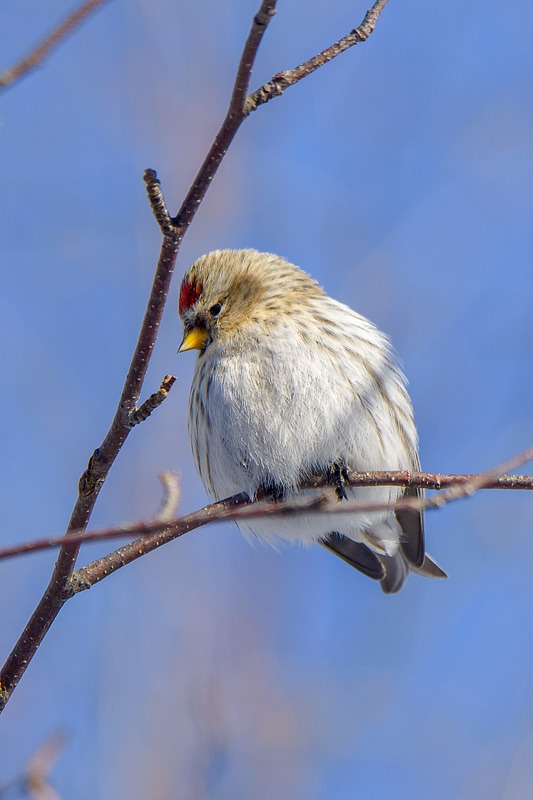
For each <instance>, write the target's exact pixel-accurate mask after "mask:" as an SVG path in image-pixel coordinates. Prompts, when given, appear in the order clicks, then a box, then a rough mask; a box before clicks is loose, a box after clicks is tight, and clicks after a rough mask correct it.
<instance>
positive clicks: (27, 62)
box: [0, 0, 106, 91]
mask: <svg viewBox="0 0 533 800" xmlns="http://www.w3.org/2000/svg"><path fill="white" fill-rule="evenodd" d="M105 2H106V0H88V2H86V3H83V5H81V6H79V8H77V9H76V10H75V11H73V12H72V14H70V15H69V16H68V17H67V18H66V19H65V20H63V22H61V24H60V25H58V26H57V28H55V29H54V30H53V31H52V32H51V33H49V34H48V36H46V37H45V38H44V39H43V40H42V41H41V42H39V44H38V45H37V46H36V47H34V48H33V50H30V52H29V53H28V55H27V56H25V57H24V58H23V59H22V60H21V61H19V62H18V64H15V65H14V66H13V67H10V69H6V70H5V71H4V72H3V73H1V74H0V91H2V89H6V88H7V87H8V86H11V85H12V84H13V83H15V81H17V80H19V79H20V78H22V77H23V76H24V75H26V74H27V73H28V72H30V71H31V70H32V69H35V68H36V67H39V66H40V65H41V64H42V62H43V61H44V59H45V58H46V56H47V55H49V53H50V51H51V50H53V48H54V47H57V45H58V44H59V43H60V42H61V41H62V40H63V39H65V37H66V36H68V35H69V33H72V31H73V30H74V29H75V28H77V27H78V26H79V25H80V24H81V23H82V22H83V21H84V20H85V19H87V17H88V16H89V14H92V12H93V11H96V9H97V8H99V7H100V6H102V5H103V4H104V3H105Z"/></svg>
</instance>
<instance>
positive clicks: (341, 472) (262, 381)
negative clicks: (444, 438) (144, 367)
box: [178, 249, 446, 594]
mask: <svg viewBox="0 0 533 800" xmlns="http://www.w3.org/2000/svg"><path fill="white" fill-rule="evenodd" d="M179 315H180V318H181V321H182V324H183V340H182V342H181V345H180V347H179V350H178V352H180V353H181V352H184V351H187V350H198V351H199V353H198V358H197V360H196V362H195V367H194V374H193V378H192V383H191V390H190V398H189V438H190V442H191V448H192V453H193V457H194V461H195V464H196V468H197V470H198V473H199V476H200V478H201V481H202V483H203V485H204V487H205V489H206V491H207V493H208V494H209V495H210V497H211V498H212V499H213V500H222V499H223V498H226V497H229V496H232V495H235V494H239V493H244V495H246V496H247V497H248V498H249V499H250V500H252V501H253V500H255V499H257V498H258V497H268V498H272V499H274V500H280V499H284V498H290V497H293V496H295V495H296V494H298V495H302V496H303V497H307V496H310V492H312V489H309V488H305V484H306V482H309V481H310V480H311V479H312V478H313V476H317V475H326V476H331V478H332V481H333V483H334V484H335V486H336V489H337V495H338V497H339V502H342V501H343V499H349V500H351V501H352V500H356V501H359V502H361V503H367V504H382V505H387V504H388V505H389V508H384V509H383V510H381V511H379V510H372V511H361V512H354V513H353V514H352V513H351V512H350V513H344V514H335V512H328V511H327V510H326V511H313V512H311V511H309V512H307V513H305V512H302V513H301V514H298V515H295V514H285V515H282V516H276V517H263V518H254V519H253V520H247V521H246V522H241V523H237V524H238V526H239V529H240V530H241V532H242V533H243V534H244V535H245V536H250V537H252V538H253V537H255V538H259V539H261V540H263V541H265V542H268V543H270V544H273V545H274V546H276V545H277V543H278V542H280V541H281V540H285V541H288V542H291V543H300V544H303V545H310V544H314V543H318V544H321V545H323V546H324V547H325V548H326V549H328V550H329V551H331V552H333V553H334V554H335V555H337V556H339V557H340V558H341V559H343V560H344V561H345V562H347V563H348V564H350V565H351V566H353V567H355V568H356V569H357V570H359V571H360V572H362V573H363V574H365V575H367V576H368V577H370V578H373V579H374V580H377V581H379V582H380V584H381V588H382V590H383V591H384V592H385V593H386V594H393V593H395V592H397V591H399V589H400V588H401V587H402V585H403V583H404V581H405V579H406V578H407V575H408V573H409V572H410V571H413V572H415V573H418V574H420V575H423V576H426V577H435V578H445V577H446V573H445V572H444V571H443V570H442V569H441V568H440V567H439V566H438V564H437V563H436V562H435V561H434V560H433V559H432V558H430V556H428V555H427V554H426V553H425V545H424V519H423V511H422V510H420V509H419V508H404V509H402V510H400V509H397V510H396V511H394V509H391V508H390V505H391V504H393V503H394V502H395V501H396V500H398V499H400V498H402V497H408V498H409V497H411V498H417V497H420V495H421V492H420V490H419V489H418V488H403V487H397V486H392V487H391V486H379V487H372V488H355V487H351V486H350V485H349V481H348V480H347V477H348V472H349V471H350V470H354V471H358V472H367V471H372V470H418V469H419V468H420V463H419V456H418V435H417V430H416V427H415V423H414V418H413V409H412V405H411V401H410V398H409V395H408V393H407V389H406V385H407V381H406V378H405V376H404V374H403V372H402V370H401V369H400V366H399V363H398V360H397V358H396V355H395V353H394V351H393V349H392V346H391V344H390V342H389V339H388V337H387V336H386V335H385V334H384V333H382V332H381V331H380V330H379V329H378V328H377V327H376V326H375V325H374V324H373V323H372V322H370V321H369V320H368V319H366V318H365V317H364V316H362V315H360V314H358V313H356V312H355V311H353V310H352V309H351V308H350V307H348V306H347V305H344V304H343V303H341V302H339V301H337V300H334V299H333V298H332V297H330V296H329V295H328V294H327V293H326V292H325V290H324V289H323V288H321V286H320V285H319V284H318V283H317V281H315V280H314V279H313V278H312V277H311V276H310V275H309V274H307V273H306V272H305V271H304V270H302V269H301V268H299V267H297V266H296V265H294V264H291V263H289V262H288V261H286V260H285V259H284V258H282V257H280V256H277V255H275V254H273V253H262V252H258V251H257V250H253V249H242V250H230V249H227V250H215V251H213V252H211V253H208V254H207V255H204V256H202V257H201V258H199V259H198V260H197V261H195V263H194V264H193V265H192V266H191V267H190V268H189V269H188V271H187V272H186V273H185V275H184V277H183V280H182V283H181V287H180V292H179ZM302 487H304V488H302Z"/></svg>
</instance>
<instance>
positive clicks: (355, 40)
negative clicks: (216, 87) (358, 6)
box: [245, 0, 387, 114]
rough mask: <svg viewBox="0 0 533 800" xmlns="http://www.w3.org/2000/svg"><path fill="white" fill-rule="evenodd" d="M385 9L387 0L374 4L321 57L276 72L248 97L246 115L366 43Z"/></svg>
mask: <svg viewBox="0 0 533 800" xmlns="http://www.w3.org/2000/svg"><path fill="white" fill-rule="evenodd" d="M386 5H387V0H377V2H375V3H374V5H373V6H372V8H370V9H369V10H368V11H367V12H366V14H365V17H364V19H363V21H362V23H361V24H360V25H359V26H358V27H357V28H354V29H353V31H350V33H347V34H346V36H343V37H342V39H339V40H338V42H334V43H333V44H332V45H331V46H330V47H327V48H326V49H325V50H322V52H321V53H318V54H317V55H316V56H313V57H312V58H310V59H308V60H307V61H304V62H303V64H300V65H299V66H298V67H294V68H293V69H287V70H284V71H283V72H278V73H277V74H276V75H274V77H273V78H272V80H271V81H269V82H268V83H265V84H263V86H260V87H259V89H256V90H255V92H252V94H250V95H248V97H247V98H246V103H245V108H246V113H247V114H251V112H252V111H255V110H256V109H257V108H259V106H262V105H264V103H268V101H269V100H272V98H273V97H279V96H280V95H281V94H283V92H284V91H285V89H288V88H289V86H294V84H295V83H298V81H301V80H302V78H306V77H307V76H308V75H311V73H312V72H314V71H315V70H317V69H318V68H319V67H323V66H324V64H327V63H328V62H329V61H332V60H333V59H334V58H335V57H336V56H338V55H340V54H341V53H344V51H345V50H348V48H349V47H353V46H354V44H361V43H362V42H366V40H367V39H368V37H369V36H370V35H371V34H372V33H373V32H374V28H375V27H376V23H377V21H378V18H379V16H380V14H381V12H382V11H383V9H384V8H385V6H386Z"/></svg>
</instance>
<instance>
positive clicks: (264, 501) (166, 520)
mask: <svg viewBox="0 0 533 800" xmlns="http://www.w3.org/2000/svg"><path fill="white" fill-rule="evenodd" d="M531 459H533V448H530V449H528V450H526V451H524V452H523V453H521V454H520V455H518V456H516V457H515V458H513V459H512V460H510V461H509V462H506V463H505V464H502V465H501V466H499V467H496V468H494V469H491V470H489V471H488V472H483V473H480V474H474V475H471V474H468V475H466V474H465V475H450V474H446V475H445V474H441V473H430V472H409V471H407V470H402V471H391V472H384V471H378V472H350V473H348V476H347V481H346V482H347V483H348V484H349V485H350V486H353V487H357V488H364V487H373V486H404V487H408V488H414V487H417V488H422V489H432V490H442V489H446V491H440V492H439V493H438V494H436V495H435V496H434V497H432V498H426V499H422V498H420V499H419V498H416V497H409V498H404V499H401V500H398V501H397V502H396V503H394V504H392V505H391V504H389V503H363V502H359V501H357V502H349V503H345V502H343V503H339V502H338V498H337V497H336V495H335V492H334V490H333V488H332V487H331V484H330V478H328V477H327V476H321V475H319V476H316V477H314V478H312V479H311V480H309V481H307V482H306V483H305V484H303V485H302V486H301V489H302V490H309V489H314V490H317V491H316V492H315V494H313V495H311V496H309V495H306V496H305V497H302V496H295V497H292V498H290V499H288V500H284V501H281V502H278V503H273V502H271V501H269V500H268V498H267V497H264V496H262V497H259V498H258V499H257V500H256V501H255V502H253V503H252V502H250V500H249V499H248V497H247V496H246V495H243V494H239V495H234V496H233V497H229V498H227V499H226V500H222V501H220V502H218V503H212V504H211V505H208V506H205V507H204V508H202V509H200V510H198V511H194V512H193V513H191V514H188V515H187V516H184V517H181V518H178V519H171V518H170V517H171V516H172V515H173V514H174V513H175V510H176V508H177V505H178V503H179V499H180V496H179V483H178V479H177V476H176V475H175V474H174V473H163V475H161V476H160V477H161V479H162V482H163V484H164V487H165V490H166V496H165V497H164V498H163V505H162V508H161V510H160V512H159V513H158V514H157V516H156V517H155V518H154V519H150V520H145V521H141V522H134V523H130V524H125V525H120V526H116V527H112V528H106V529H103V530H100V531H89V532H87V531H83V530H80V531H73V532H72V534H71V535H70V541H71V542H76V543H77V544H83V543H85V542H96V541H106V540H108V539H116V538H119V537H127V538H131V537H132V536H141V537H143V538H141V539H139V540H137V541H135V542H132V543H131V545H126V547H123V548H121V549H120V553H121V556H120V558H121V560H122V561H124V563H121V564H120V566H125V563H129V562H127V561H126V560H125V559H124V555H125V550H126V548H131V547H133V548H139V552H138V555H137V556H136V557H139V556H141V555H145V554H146V553H148V552H150V551H151V550H153V549H155V548H156V547H160V546H161V544H166V543H167V542H170V541H172V540H173V539H176V538H178V537H179V536H182V535H183V534H184V533H188V532H189V531H191V530H195V529H196V528H199V527H202V526H203V525H206V524H208V523H211V522H221V521H224V520H233V521H235V520H239V519H249V518H254V519H256V518H258V517H265V516H279V515H282V514H295V513H303V512H306V513H309V512H310V511H324V510H327V511H328V513H337V514H346V513H349V514H354V513H357V512H365V513H366V512H368V511H383V510H386V509H391V510H392V509H407V508H424V509H431V508H438V507H441V506H443V505H445V504H446V503H449V502H451V501H453V500H458V499H460V498H461V497H466V496H469V495H471V494H473V493H474V492H476V491H478V490H482V489H515V490H529V491H531V490H533V475H502V474H501V473H502V472H503V471H505V470H506V469H514V467H515V466H517V465H518V464H521V463H524V462H525V461H528V460H531ZM325 489H329V491H323V490H325ZM318 490H322V491H318ZM161 536H163V537H164V540H157V543H156V540H155V539H154V542H153V543H152V542H151V540H149V538H148V537H161ZM63 542H64V537H63V536H54V537H48V538H46V539H38V540H36V541H33V542H26V543H24V544H21V545H14V546H13V547H5V548H1V549H0V560H5V559H8V558H12V557H14V556H19V555H25V554H28V553H34V552H36V551H39V550H48V549H51V548H53V547H58V546H60V545H61V544H62V543H63ZM152 544H153V546H152ZM141 550H142V552H141ZM118 552H119V551H117V553H118ZM115 560H116V553H110V554H109V555H108V556H104V557H103V558H102V559H98V560H97V561H95V562H93V564H91V565H89V566H90V567H91V569H92V574H94V573H95V570H96V565H97V564H103V563H104V562H105V569H102V577H106V576H107V575H108V574H110V572H109V567H110V564H111V563H114V562H115ZM87 569H88V567H84V568H82V569H81V570H79V571H78V573H77V574H76V576H75V582H76V584H77V585H78V584H79V581H80V580H81V577H80V576H82V574H83V575H84V574H85V570H87ZM112 571H114V570H112ZM90 585H92V584H90ZM83 588H88V585H87V581H86V580H84V587H83Z"/></svg>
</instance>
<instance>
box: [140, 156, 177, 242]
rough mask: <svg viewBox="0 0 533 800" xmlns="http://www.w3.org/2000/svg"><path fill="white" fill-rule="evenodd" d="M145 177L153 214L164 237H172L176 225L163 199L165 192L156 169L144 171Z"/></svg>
mask: <svg viewBox="0 0 533 800" xmlns="http://www.w3.org/2000/svg"><path fill="white" fill-rule="evenodd" d="M143 177H144V182H145V183H146V192H147V194H148V200H149V201H150V206H151V207H152V213H153V215H154V217H155V219H156V222H157V224H158V225H159V227H160V229H161V233H162V234H163V236H172V235H173V233H174V224H173V222H172V217H171V216H170V212H169V210H168V207H167V204H166V201H165V198H164V197H163V191H162V189H161V183H160V181H159V178H158V177H157V173H156V171H155V170H154V169H147V170H145V171H144V176H143Z"/></svg>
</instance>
